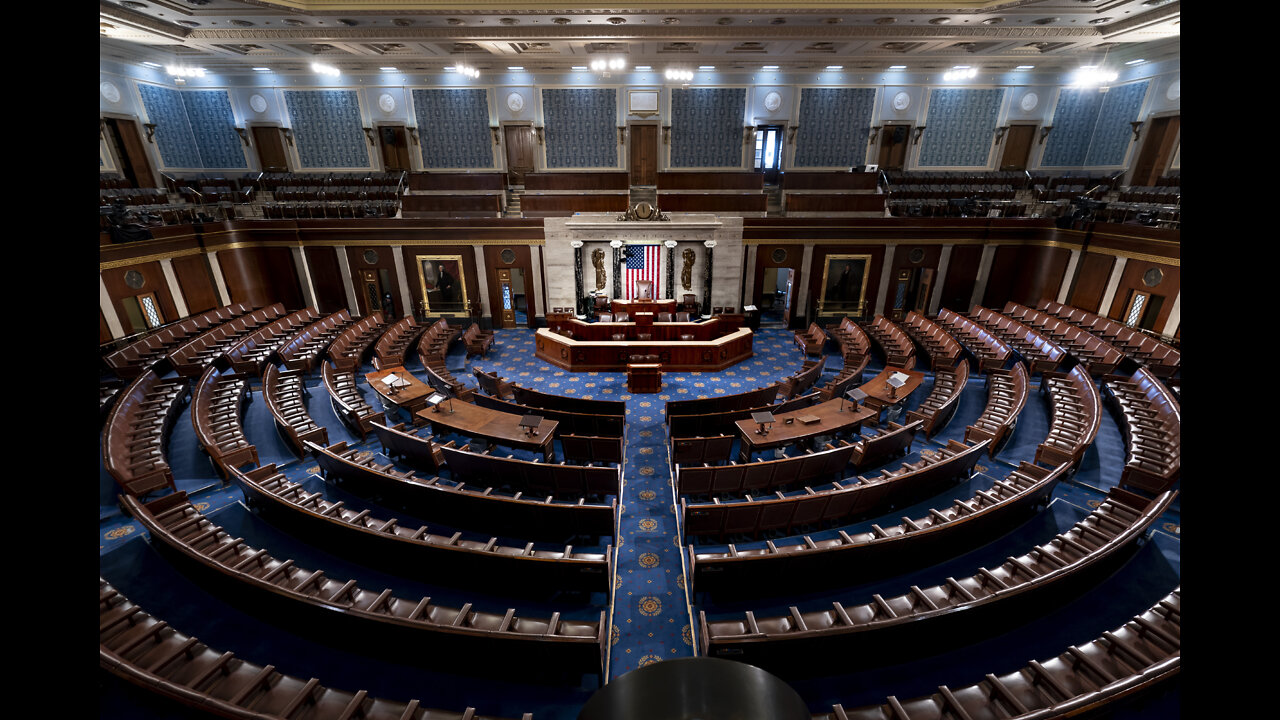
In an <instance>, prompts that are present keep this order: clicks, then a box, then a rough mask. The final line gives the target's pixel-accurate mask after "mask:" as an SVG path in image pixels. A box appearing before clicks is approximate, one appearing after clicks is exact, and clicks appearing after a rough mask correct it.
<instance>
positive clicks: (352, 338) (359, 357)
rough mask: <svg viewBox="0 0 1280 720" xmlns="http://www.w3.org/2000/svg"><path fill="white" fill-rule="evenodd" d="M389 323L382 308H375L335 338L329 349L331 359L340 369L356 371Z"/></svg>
mask: <svg viewBox="0 0 1280 720" xmlns="http://www.w3.org/2000/svg"><path fill="white" fill-rule="evenodd" d="M389 325H390V323H388V322H387V320H386V318H384V317H383V316H382V311H381V310H375V311H374V313H373V314H372V315H366V316H364V317H362V318H360V319H359V320H358V321H356V322H355V323H354V324H352V325H348V326H347V327H346V328H345V329H344V330H343V331H342V332H341V333H340V334H339V335H338V337H336V338H334V340H333V343H331V344H330V345H329V349H328V351H327V352H328V355H329V360H330V361H332V362H333V364H334V365H335V366H336V367H337V368H338V369H339V370H346V371H348V372H355V371H356V370H357V369H358V368H359V367H360V366H361V365H363V364H364V358H365V356H366V355H368V354H369V349H370V348H372V347H373V345H374V343H375V342H377V341H378V338H379V337H381V335H382V333H383V332H385V331H386V329H387V327H388V326H389Z"/></svg>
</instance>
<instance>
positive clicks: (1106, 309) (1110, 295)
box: [1098, 257, 1129, 322]
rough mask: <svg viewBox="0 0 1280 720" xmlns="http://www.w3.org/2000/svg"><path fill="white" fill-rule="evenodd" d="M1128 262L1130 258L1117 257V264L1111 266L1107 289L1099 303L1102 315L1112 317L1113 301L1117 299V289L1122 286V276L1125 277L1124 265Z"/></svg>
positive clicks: (1121, 320) (1122, 319) (1099, 312)
mask: <svg viewBox="0 0 1280 720" xmlns="http://www.w3.org/2000/svg"><path fill="white" fill-rule="evenodd" d="M1128 263H1129V258H1124V257H1121V258H1116V264H1115V266H1114V267H1112V268H1111V277H1109V278H1108V279H1107V290H1106V292H1104V293H1103V294H1102V302H1101V303H1100V304H1099V305H1098V314H1099V315H1101V316H1102V317H1111V303H1112V302H1114V301H1115V299H1116V290H1118V289H1119V288H1120V278H1122V277H1124V266H1125V265H1127V264H1128ZM1122 312H1123V311H1122ZM1120 322H1124V318H1120Z"/></svg>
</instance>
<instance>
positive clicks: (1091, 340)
mask: <svg viewBox="0 0 1280 720" xmlns="http://www.w3.org/2000/svg"><path fill="white" fill-rule="evenodd" d="M1003 314H1004V315H1007V316H1008V317H1011V318H1013V319H1014V320H1017V321H1018V322H1021V323H1024V324H1026V325H1030V326H1031V327H1034V328H1035V329H1036V330H1037V331H1039V332H1040V333H1041V334H1043V335H1046V336H1048V337H1049V338H1051V339H1052V340H1053V341H1054V342H1055V343H1058V344H1059V345H1060V346H1061V347H1063V348H1064V349H1065V350H1066V351H1067V352H1068V353H1070V354H1071V356H1072V357H1074V358H1075V359H1076V360H1077V361H1079V362H1080V364H1082V365H1084V366H1085V368H1087V369H1088V370H1089V374H1090V375H1094V376H1098V375H1106V374H1108V373H1110V372H1112V371H1113V370H1115V369H1116V366H1117V365H1119V364H1120V361H1121V360H1123V359H1124V353H1122V352H1120V351H1119V350H1117V349H1116V348H1115V347H1114V346H1113V345H1111V344H1110V343H1108V342H1106V341H1103V340H1099V339H1098V338H1097V337H1095V336H1094V335H1093V334H1092V333H1089V332H1086V331H1084V330H1081V329H1080V328H1078V327H1076V326H1075V325H1072V324H1071V323H1069V322H1067V321H1066V320H1063V319H1062V318H1059V317H1056V316H1054V315H1050V314H1049V313H1046V312H1043V311H1040V310H1036V309H1034V308H1029V307H1027V306H1025V305H1019V304H1018V303H1015V302H1008V303H1005V306H1004V311H1003Z"/></svg>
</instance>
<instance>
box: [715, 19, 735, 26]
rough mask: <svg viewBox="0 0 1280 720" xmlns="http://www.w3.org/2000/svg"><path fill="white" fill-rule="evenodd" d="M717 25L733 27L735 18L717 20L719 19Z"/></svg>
mask: <svg viewBox="0 0 1280 720" xmlns="http://www.w3.org/2000/svg"><path fill="white" fill-rule="evenodd" d="M716 24H717V25H732V24H733V18H731V17H722V18H717V19H716Z"/></svg>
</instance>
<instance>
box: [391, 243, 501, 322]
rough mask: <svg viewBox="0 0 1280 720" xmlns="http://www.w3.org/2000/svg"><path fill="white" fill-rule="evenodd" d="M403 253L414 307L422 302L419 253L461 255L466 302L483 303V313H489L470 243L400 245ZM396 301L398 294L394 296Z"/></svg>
mask: <svg viewBox="0 0 1280 720" xmlns="http://www.w3.org/2000/svg"><path fill="white" fill-rule="evenodd" d="M401 252H402V253H404V274H405V278H406V279H407V280H408V282H409V294H410V295H412V296H413V305H414V308H415V309H416V308H417V307H418V306H419V305H420V304H421V303H422V299H423V298H422V270H421V266H419V265H418V256H419V255H460V256H462V286H463V287H464V288H465V289H466V295H467V302H475V301H479V302H481V303H484V305H485V307H484V314H485V315H489V314H491V313H490V312H489V311H490V308H489V305H488V303H489V299H488V298H482V297H480V284H479V280H478V279H477V278H479V275H477V270H476V253H475V248H473V247H471V246H470V245H431V246H415V247H402V248H401ZM396 298H397V302H398V300H399V295H397V296H396Z"/></svg>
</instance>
